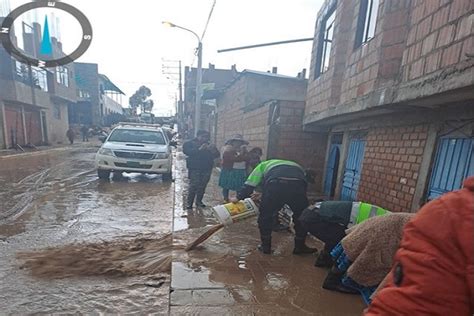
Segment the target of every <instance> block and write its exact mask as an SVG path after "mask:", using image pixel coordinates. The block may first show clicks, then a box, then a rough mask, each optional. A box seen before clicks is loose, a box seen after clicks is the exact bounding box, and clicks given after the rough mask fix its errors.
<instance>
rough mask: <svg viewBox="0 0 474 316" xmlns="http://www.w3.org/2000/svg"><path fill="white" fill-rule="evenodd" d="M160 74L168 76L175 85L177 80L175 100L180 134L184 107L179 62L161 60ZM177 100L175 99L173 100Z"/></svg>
mask: <svg viewBox="0 0 474 316" xmlns="http://www.w3.org/2000/svg"><path fill="white" fill-rule="evenodd" d="M162 62H163V65H162V69H163V71H162V73H163V74H164V75H167V76H169V79H170V80H172V81H173V82H174V83H176V79H178V90H179V100H177V101H176V102H177V107H176V118H177V120H178V130H179V132H182V130H183V127H184V106H183V83H182V82H183V79H182V66H181V60H164V59H163V60H162ZM175 99H177V97H176V98H175Z"/></svg>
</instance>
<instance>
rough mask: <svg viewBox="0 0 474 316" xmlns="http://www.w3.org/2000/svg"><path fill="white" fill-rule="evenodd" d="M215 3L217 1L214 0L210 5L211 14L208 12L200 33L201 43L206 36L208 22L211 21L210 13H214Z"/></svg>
mask: <svg viewBox="0 0 474 316" xmlns="http://www.w3.org/2000/svg"><path fill="white" fill-rule="evenodd" d="M216 2H217V0H214V3H213V4H212V7H211V12H209V16H208V17H207V22H206V26H205V27H204V31H203V32H202V36H201V42H202V41H203V40H204V36H205V35H206V31H207V27H208V26H209V22H210V21H211V17H212V13H213V12H214V7H215V6H216Z"/></svg>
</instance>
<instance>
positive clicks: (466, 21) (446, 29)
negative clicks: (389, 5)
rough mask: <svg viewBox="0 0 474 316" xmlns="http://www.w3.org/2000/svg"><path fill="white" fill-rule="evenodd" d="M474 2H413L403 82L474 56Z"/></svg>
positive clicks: (430, 0)
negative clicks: (467, 54)
mask: <svg viewBox="0 0 474 316" xmlns="http://www.w3.org/2000/svg"><path fill="white" fill-rule="evenodd" d="M473 10H474V2H473V1H470V0H451V1H447V0H429V1H420V0H416V1H413V4H412V13H411V16H410V20H409V25H410V30H409V34H408V39H407V42H406V48H405V51H404V53H403V80H404V81H408V80H412V79H417V78H420V77H422V76H424V75H427V74H430V73H432V72H434V71H437V70H439V69H441V68H445V67H448V66H452V65H454V64H457V63H459V62H461V61H462V60H466V59H468V57H467V56H466V53H471V54H472V53H474V42H473V38H474V31H473V25H474V24H473V23H474V13H473Z"/></svg>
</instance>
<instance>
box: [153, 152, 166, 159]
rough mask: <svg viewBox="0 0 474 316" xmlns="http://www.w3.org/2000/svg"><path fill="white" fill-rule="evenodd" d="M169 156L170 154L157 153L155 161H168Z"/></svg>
mask: <svg viewBox="0 0 474 316" xmlns="http://www.w3.org/2000/svg"><path fill="white" fill-rule="evenodd" d="M168 156H169V155H168V153H156V154H155V159H167V158H168Z"/></svg>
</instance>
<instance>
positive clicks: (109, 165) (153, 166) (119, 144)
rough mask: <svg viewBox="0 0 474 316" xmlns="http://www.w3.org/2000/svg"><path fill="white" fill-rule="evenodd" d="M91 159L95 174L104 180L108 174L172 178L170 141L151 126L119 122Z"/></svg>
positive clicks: (161, 130) (161, 132) (161, 131)
mask: <svg viewBox="0 0 474 316" xmlns="http://www.w3.org/2000/svg"><path fill="white" fill-rule="evenodd" d="M102 141H103V142H104V144H103V145H102V147H101V148H100V149H99V151H98V152H97V154H96V157H95V163H96V167H97V174H98V176H99V178H100V179H108V178H109V177H110V173H111V172H138V173H148V174H162V175H163V180H168V181H169V180H171V179H172V166H173V160H172V154H171V146H176V144H175V143H174V142H171V141H170V140H169V138H168V135H167V133H166V132H165V131H164V130H163V129H162V128H161V127H160V126H159V125H154V124H141V123H121V124H120V125H119V126H118V127H116V128H114V129H113V130H112V132H111V133H110V134H109V136H108V137H106V138H105V137H104V138H102Z"/></svg>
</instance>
